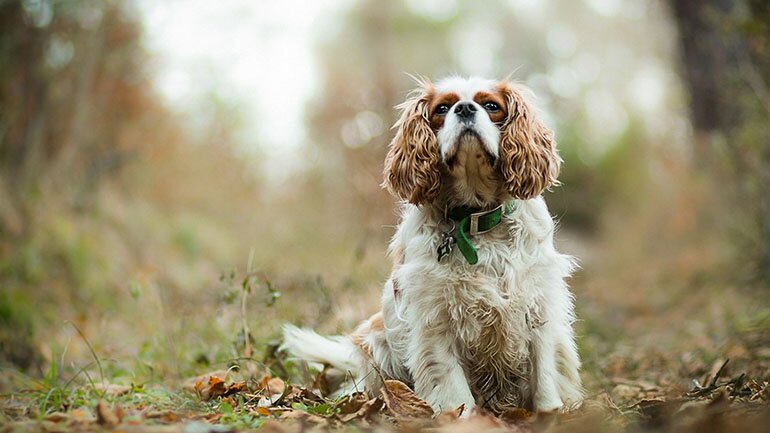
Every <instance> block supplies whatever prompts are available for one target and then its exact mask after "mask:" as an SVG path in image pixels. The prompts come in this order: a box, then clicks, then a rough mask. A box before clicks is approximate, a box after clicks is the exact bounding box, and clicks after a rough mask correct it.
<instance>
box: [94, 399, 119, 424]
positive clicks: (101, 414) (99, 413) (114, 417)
mask: <svg viewBox="0 0 770 433" xmlns="http://www.w3.org/2000/svg"><path fill="white" fill-rule="evenodd" d="M96 422H97V423H98V424H99V425H103V426H106V427H115V426H116V425H118V424H120V418H119V417H118V414H117V411H116V410H115V409H112V408H109V407H107V405H106V404H105V403H104V402H103V401H101V400H99V402H98V403H96Z"/></svg>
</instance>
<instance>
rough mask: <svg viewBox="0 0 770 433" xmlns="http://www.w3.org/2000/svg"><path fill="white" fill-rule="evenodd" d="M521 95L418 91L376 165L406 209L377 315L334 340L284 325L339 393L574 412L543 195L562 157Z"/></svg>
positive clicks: (578, 391)
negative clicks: (326, 370) (390, 386)
mask: <svg viewBox="0 0 770 433" xmlns="http://www.w3.org/2000/svg"><path fill="white" fill-rule="evenodd" d="M530 99H531V98H530V92H529V91H528V90H527V89H526V88H524V87H523V86H521V85H518V84H513V83H511V82H508V81H507V80H504V81H501V82H497V81H493V80H486V79H479V78H460V77H450V78H447V79H444V80H441V81H439V82H437V83H435V84H433V83H431V82H429V81H427V80H420V81H419V88H418V89H416V90H415V91H413V92H412V93H411V94H410V95H409V97H408V98H407V100H406V101H405V102H404V103H403V104H401V105H399V106H398V108H399V109H400V110H401V117H400V118H399V120H398V121H397V122H396V125H395V126H394V128H397V132H396V135H395V137H394V138H393V140H392V142H391V143H390V146H389V151H388V154H387V157H386V158H385V170H384V177H385V180H384V183H383V184H384V186H385V187H387V189H388V190H389V191H390V192H391V193H392V194H393V195H395V196H396V197H398V198H399V199H401V200H403V202H404V203H403V206H402V209H401V222H400V223H399V225H398V228H397V230H396V233H395V235H394V236H393V239H392V241H391V243H390V255H391V257H392V259H393V270H392V273H391V275H390V278H389V279H388V280H387V282H386V283H385V285H384V289H383V291H382V299H381V302H382V304H381V307H382V309H381V311H380V312H378V313H377V314H375V315H374V316H372V317H371V318H369V319H368V320H366V321H364V322H363V323H362V324H361V325H360V326H359V327H358V329H357V330H356V331H355V332H354V333H352V334H350V335H348V336H344V337H343V336H336V337H323V336H320V335H318V334H316V333H315V332H313V331H310V330H307V329H300V328H297V327H294V326H286V327H285V328H284V344H283V348H284V349H285V350H287V351H288V352H289V353H290V354H291V355H292V356H294V357H296V358H298V359H302V360H307V361H311V362H319V363H324V364H327V365H330V366H332V367H335V368H337V369H339V370H341V371H343V372H347V373H349V375H350V376H352V378H353V379H354V380H353V383H352V384H350V385H348V386H347V387H346V388H347V391H352V390H353V389H360V388H361V384H365V386H366V389H367V390H368V391H369V392H373V393H375V392H378V391H379V390H380V387H381V386H382V384H381V383H380V381H381V378H383V377H384V378H386V379H397V380H400V381H402V382H405V383H407V384H409V385H410V386H412V387H413V389H414V391H415V392H416V393H417V395H418V396H419V397H421V398H423V399H424V400H425V401H427V402H428V403H429V404H430V405H431V406H432V407H433V408H434V410H435V411H446V410H452V409H456V408H458V407H460V406H462V405H464V407H465V413H468V412H469V411H470V410H471V409H472V408H474V407H477V406H479V407H482V408H485V409H487V410H491V411H493V412H501V411H503V410H505V409H506V408H509V407H524V408H527V409H530V410H535V411H552V410H557V409H561V410H568V409H570V408H573V407H575V406H577V405H578V404H579V403H580V401H581V399H582V395H583V391H582V387H581V381H580V375H579V373H578V371H579V368H580V360H579V357H578V353H577V348H576V344H575V335H574V332H573V329H572V324H573V322H574V321H575V312H574V306H573V296H572V294H571V293H570V291H569V289H568V287H567V283H566V282H565V279H567V278H568V277H569V275H570V273H571V272H572V270H573V269H574V268H575V264H574V260H573V259H572V257H570V256H567V255H564V254H561V253H559V252H558V251H556V249H555V248H554V241H553V235H554V230H555V225H554V221H553V219H552V218H551V215H550V214H549V213H548V209H547V207H546V204H545V201H544V200H543V198H542V197H541V196H540V194H541V193H542V192H543V191H544V190H545V189H547V188H548V187H550V186H551V185H554V184H555V183H556V182H557V180H556V178H557V175H558V173H559V166H560V163H561V159H560V158H559V155H558V153H557V151H556V143H555V142H554V135H553V132H552V131H551V130H549V129H548V128H547V127H546V126H545V125H544V124H543V122H542V120H541V119H540V117H539V115H538V113H537V112H536V110H535V109H534V107H533V106H532V103H531V102H530Z"/></svg>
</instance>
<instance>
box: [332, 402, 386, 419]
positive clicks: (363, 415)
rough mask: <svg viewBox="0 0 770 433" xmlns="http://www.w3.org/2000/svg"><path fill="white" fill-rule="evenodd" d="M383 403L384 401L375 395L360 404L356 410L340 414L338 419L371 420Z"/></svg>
mask: <svg viewBox="0 0 770 433" xmlns="http://www.w3.org/2000/svg"><path fill="white" fill-rule="evenodd" d="M384 404H385V402H384V401H382V399H381V398H379V397H375V398H373V399H371V400H369V401H367V402H365V403H364V404H362V405H361V407H360V408H359V409H358V410H357V411H356V412H354V413H349V414H347V415H343V416H341V417H340V420H341V421H342V422H350V421H353V420H356V419H365V420H368V421H371V420H372V418H373V417H374V415H376V414H377V413H379V412H380V409H382V406H383V405H384Z"/></svg>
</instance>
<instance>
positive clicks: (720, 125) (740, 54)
mask: <svg viewBox="0 0 770 433" xmlns="http://www.w3.org/2000/svg"><path fill="white" fill-rule="evenodd" d="M671 4H672V9H673V13H674V16H675V19H676V22H677V23H678V27H679V41H680V46H681V53H682V75H683V76H684V79H685V81H686V85H687V88H688V90H689V93H690V107H691V117H692V124H693V127H694V128H695V132H696V149H695V163H696V167H697V168H698V169H700V170H701V171H703V172H704V173H707V174H711V175H714V176H716V177H717V178H719V180H718V182H719V183H720V184H725V183H732V185H733V189H732V190H733V191H734V192H735V193H736V194H737V197H736V198H737V200H734V201H733V202H732V203H731V204H732V206H731V208H732V209H734V210H735V212H736V214H741V213H742V214H743V215H737V216H738V218H736V219H735V221H734V222H737V224H739V225H741V226H744V225H745V226H747V227H748V228H749V229H748V230H746V228H747V227H740V228H741V229H742V230H741V231H743V232H744V236H743V239H742V240H743V241H744V242H745V243H746V244H748V252H749V253H748V254H747V258H748V259H749V261H750V264H751V267H752V272H755V273H756V275H759V276H760V278H762V279H764V280H765V281H766V282H770V88H769V87H768V81H770V7H768V4H767V2H766V1H764V0H706V1H700V2H693V1H688V0H672V2H671ZM725 156H726V159H727V161H726V162H727V163H728V164H729V166H728V170H725V169H724V168H725V167H724V165H723V162H724V159H725ZM728 212H729V211H728ZM741 249H742V250H743V248H741Z"/></svg>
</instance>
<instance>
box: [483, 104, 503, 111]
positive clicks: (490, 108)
mask: <svg viewBox="0 0 770 433" xmlns="http://www.w3.org/2000/svg"><path fill="white" fill-rule="evenodd" d="M484 109H485V110H487V111H489V112H490V113H494V112H495V111H500V106H499V105H497V104H496V103H494V102H485V103H484Z"/></svg>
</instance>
